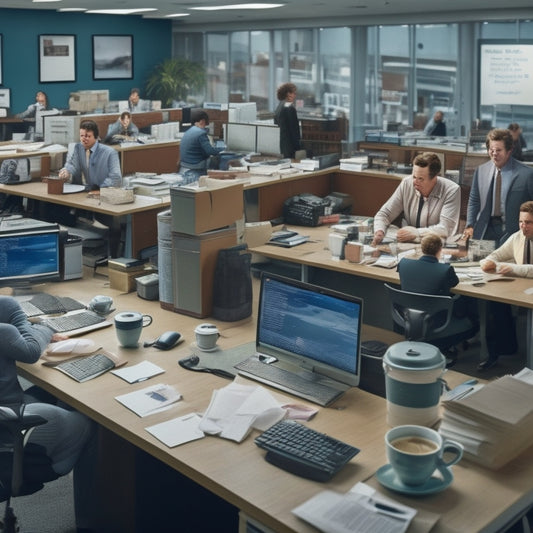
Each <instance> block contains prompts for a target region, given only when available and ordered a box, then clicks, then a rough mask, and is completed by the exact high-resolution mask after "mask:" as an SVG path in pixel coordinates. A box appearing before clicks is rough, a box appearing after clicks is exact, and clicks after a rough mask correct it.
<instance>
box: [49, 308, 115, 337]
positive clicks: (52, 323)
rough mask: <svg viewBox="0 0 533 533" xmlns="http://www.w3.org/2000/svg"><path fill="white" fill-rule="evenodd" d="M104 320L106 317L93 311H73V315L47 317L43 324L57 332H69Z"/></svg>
mask: <svg viewBox="0 0 533 533" xmlns="http://www.w3.org/2000/svg"><path fill="white" fill-rule="evenodd" d="M104 321H105V318H104V317H102V316H100V315H98V314H96V313H93V312H92V311H81V312H80V313H73V314H71V315H63V316H55V317H51V318H46V319H45V320H43V321H42V322H41V324H44V325H45V326H48V327H49V328H50V329H52V330H53V331H55V332H56V333H68V332H69V331H74V330H76V329H81V328H86V327H89V326H94V325H95V324H99V323H100V322H104Z"/></svg>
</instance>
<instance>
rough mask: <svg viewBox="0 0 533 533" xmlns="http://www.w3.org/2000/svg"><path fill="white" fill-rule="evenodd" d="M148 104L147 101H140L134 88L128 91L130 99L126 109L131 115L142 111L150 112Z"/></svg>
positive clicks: (137, 91)
mask: <svg viewBox="0 0 533 533" xmlns="http://www.w3.org/2000/svg"><path fill="white" fill-rule="evenodd" d="M150 106H151V105H150V102H149V101H148V100H142V99H141V97H140V91H139V89H137V87H134V88H133V89H132V90H131V91H130V97H129V99H128V109H129V110H130V111H131V112H132V113H141V112H143V111H150Z"/></svg>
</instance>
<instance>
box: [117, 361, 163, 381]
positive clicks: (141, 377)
mask: <svg viewBox="0 0 533 533" xmlns="http://www.w3.org/2000/svg"><path fill="white" fill-rule="evenodd" d="M163 372H164V370H163V369H162V368H161V367H160V366H157V365H154V363H151V362H150V361H142V362H140V363H138V364H136V365H133V366H126V367H123V368H117V369H116V370H111V373H112V374H115V376H118V377H119V378H122V379H123V380H125V381H127V382H128V383H138V382H139V381H145V380H147V379H149V378H151V377H153V376H157V375H159V374H162V373H163Z"/></svg>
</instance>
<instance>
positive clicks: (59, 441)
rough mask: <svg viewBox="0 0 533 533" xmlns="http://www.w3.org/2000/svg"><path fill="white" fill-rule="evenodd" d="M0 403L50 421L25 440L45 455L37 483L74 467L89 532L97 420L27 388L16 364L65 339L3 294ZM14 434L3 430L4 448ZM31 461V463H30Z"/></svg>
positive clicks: (82, 526)
mask: <svg viewBox="0 0 533 533" xmlns="http://www.w3.org/2000/svg"><path fill="white" fill-rule="evenodd" d="M0 337H1V338H2V340H3V342H2V346H3V348H1V349H0V382H1V386H0V405H2V406H7V407H11V408H12V409H13V410H14V411H15V412H17V413H18V412H20V406H21V405H22V404H26V407H25V410H24V413H25V414H31V415H40V416H42V417H43V418H44V419H46V421H47V422H46V424H43V425H42V426H38V427H36V428H35V429H34V430H33V431H32V433H31V435H30V437H29V439H28V443H27V447H28V446H30V445H32V447H33V451H34V452H35V453H36V454H38V455H39V457H42V456H45V458H46V459H47V461H46V462H48V463H49V465H47V466H43V470H42V471H41V473H42V475H43V478H44V479H40V480H39V481H41V482H45V481H51V480H52V479H56V478H57V477H59V476H64V475H65V474H68V473H69V472H70V471H71V470H72V469H74V499H75V514H76V523H77V526H78V531H83V530H86V531H87V530H90V526H91V523H90V520H91V519H92V516H93V513H94V507H93V502H92V501H91V499H92V498H91V496H92V495H93V494H94V489H95V487H94V483H95V480H94V478H93V473H94V471H95V457H96V428H95V426H94V423H93V422H92V421H91V420H89V419H88V418H87V417H86V416H84V415H82V414H81V413H78V412H77V411H73V410H69V409H67V408H63V407H59V406H58V405H56V404H55V403H54V399H53V397H51V396H50V395H48V393H46V392H45V391H43V390H41V389H39V388H38V387H35V386H34V387H30V388H29V389H27V390H26V391H24V390H23V389H22V387H21V385H20V383H19V380H18V376H17V362H18V361H20V362H22V363H35V362H37V361H38V360H39V357H40V356H41V353H42V352H43V351H44V350H45V348H46V347H47V345H48V344H49V343H50V342H51V341H59V340H62V339H65V338H66V337H65V336H64V335H59V334H57V333H54V332H53V331H52V330H51V329H50V328H48V327H47V326H44V325H40V324H32V323H30V322H29V321H28V319H27V318H26V315H25V313H24V311H23V310H22V308H21V307H20V304H19V303H18V302H17V301H16V300H15V299H14V298H12V297H10V296H0ZM10 440H11V439H10V436H9V434H8V433H7V432H6V431H5V430H1V429H0V446H1V445H2V444H4V443H5V444H8V443H9V442H10ZM32 464H33V463H32Z"/></svg>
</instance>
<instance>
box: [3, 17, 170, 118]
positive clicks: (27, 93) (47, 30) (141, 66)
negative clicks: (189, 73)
mask: <svg viewBox="0 0 533 533" xmlns="http://www.w3.org/2000/svg"><path fill="white" fill-rule="evenodd" d="M0 34H2V47H3V52H2V81H3V84H2V87H3V88H8V89H11V109H10V111H11V113H19V112H20V111H23V110H24V109H26V107H27V106H28V105H29V104H31V103H32V102H34V100H35V93H36V92H37V91H38V90H42V91H44V92H46V94H47V95H48V99H49V102H50V105H51V106H52V107H57V108H63V109H64V108H67V107H68V99H69V95H70V93H71V92H74V91H80V90H88V89H109V98H110V99H111V100H126V99H127V98H128V96H129V93H130V89H131V88H132V87H139V88H140V89H141V93H143V92H144V86H145V82H146V78H147V76H148V74H149V73H150V71H151V69H152V68H153V66H154V65H156V64H157V63H159V62H160V61H162V60H163V59H166V58H168V57H170V56H171V53H172V22H171V21H170V20H159V19H143V18H142V17H140V16H137V15H127V16H118V15H89V14H83V13H58V12H56V11H55V10H33V9H31V10H30V9H27V10H26V9H0ZM42 34H47V35H54V34H59V35H60V34H66V35H75V36H76V81H75V82H72V83H64V82H60V83H57V82H54V83H39V57H38V56H39V52H38V48H39V44H38V43H39V35H42ZM93 35H133V76H134V77H133V79H129V80H96V81H95V80H93V73H92V55H93V53H92V36H93ZM143 96H144V94H141V97H143Z"/></svg>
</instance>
